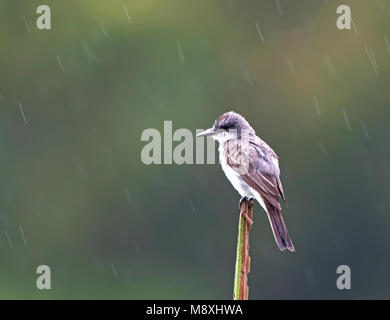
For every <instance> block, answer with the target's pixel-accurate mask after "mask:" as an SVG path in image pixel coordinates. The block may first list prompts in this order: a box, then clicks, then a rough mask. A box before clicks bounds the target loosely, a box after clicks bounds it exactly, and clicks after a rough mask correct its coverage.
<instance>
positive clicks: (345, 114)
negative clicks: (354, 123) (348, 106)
mask: <svg viewBox="0 0 390 320" xmlns="http://www.w3.org/2000/svg"><path fill="white" fill-rule="evenodd" d="M341 110H342V112H343V116H344V120H345V124H346V125H347V129H348V131H349V132H350V131H351V124H350V123H349V119H348V116H347V111H346V110H345V108H342V109H341Z"/></svg>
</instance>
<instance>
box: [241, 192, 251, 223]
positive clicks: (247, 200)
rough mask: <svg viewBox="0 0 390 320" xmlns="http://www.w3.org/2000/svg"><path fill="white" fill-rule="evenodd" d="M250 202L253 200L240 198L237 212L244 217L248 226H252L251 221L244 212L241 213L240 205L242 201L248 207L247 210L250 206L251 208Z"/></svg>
mask: <svg viewBox="0 0 390 320" xmlns="http://www.w3.org/2000/svg"><path fill="white" fill-rule="evenodd" d="M251 200H253V198H249V199H248V198H247V197H242V198H241V199H240V202H239V204H238V210H240V214H241V215H242V216H243V217H244V219H245V221H246V222H248V223H249V224H250V225H252V224H253V221H252V219H251V218H249V216H248V214H247V213H246V212H245V211H241V204H242V202H243V201H245V202H246V203H247V205H248V208H249V207H250V206H253V203H252V202H251Z"/></svg>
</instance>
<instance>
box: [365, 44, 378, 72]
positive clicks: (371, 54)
mask: <svg viewBox="0 0 390 320" xmlns="http://www.w3.org/2000/svg"><path fill="white" fill-rule="evenodd" d="M364 50H366V53H367V56H368V59H369V60H370V62H371V66H372V69H373V70H374V72H375V75H376V76H378V71H377V69H376V68H377V66H378V65H377V63H376V60H375V56H374V52H373V51H372V48H368V47H367V44H365V45H364Z"/></svg>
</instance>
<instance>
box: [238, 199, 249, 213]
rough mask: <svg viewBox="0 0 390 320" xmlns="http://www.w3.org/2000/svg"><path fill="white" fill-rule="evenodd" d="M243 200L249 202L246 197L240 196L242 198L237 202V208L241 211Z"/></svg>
mask: <svg viewBox="0 0 390 320" xmlns="http://www.w3.org/2000/svg"><path fill="white" fill-rule="evenodd" d="M243 201H245V202H246V203H248V202H249V200H248V198H247V197H242V198H241V199H240V202H239V203H238V210H240V211H241V205H242V202H243Z"/></svg>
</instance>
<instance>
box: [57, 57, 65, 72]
mask: <svg viewBox="0 0 390 320" xmlns="http://www.w3.org/2000/svg"><path fill="white" fill-rule="evenodd" d="M57 61H58V64H59V66H60V68H61V70H62V71H64V70H65V69H64V65H63V64H62V61H61V58H60V56H57Z"/></svg>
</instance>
